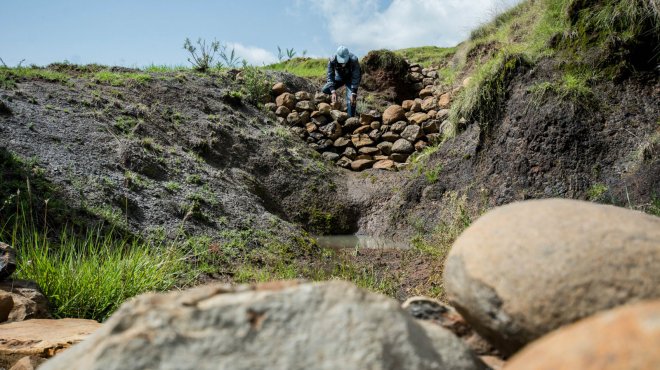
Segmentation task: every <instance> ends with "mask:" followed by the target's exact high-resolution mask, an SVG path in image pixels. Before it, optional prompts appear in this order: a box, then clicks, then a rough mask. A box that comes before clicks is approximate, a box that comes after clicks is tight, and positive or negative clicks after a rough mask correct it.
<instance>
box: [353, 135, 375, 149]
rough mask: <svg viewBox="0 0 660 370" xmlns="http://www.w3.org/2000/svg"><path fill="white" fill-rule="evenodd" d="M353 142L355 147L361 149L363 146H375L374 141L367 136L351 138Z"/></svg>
mask: <svg viewBox="0 0 660 370" xmlns="http://www.w3.org/2000/svg"><path fill="white" fill-rule="evenodd" d="M351 141H352V142H353V146H354V147H356V148H358V149H360V148H362V147H363V146H369V145H373V143H374V141H373V140H371V138H370V137H369V135H365V134H359V135H353V136H352V137H351Z"/></svg>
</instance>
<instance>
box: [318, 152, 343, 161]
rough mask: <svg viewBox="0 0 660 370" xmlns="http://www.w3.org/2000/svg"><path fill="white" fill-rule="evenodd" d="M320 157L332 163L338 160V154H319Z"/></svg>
mask: <svg viewBox="0 0 660 370" xmlns="http://www.w3.org/2000/svg"><path fill="white" fill-rule="evenodd" d="M321 157H322V158H323V159H325V160H326V161H331V162H334V161H336V160H337V159H339V154H337V153H333V152H324V153H323V154H321Z"/></svg>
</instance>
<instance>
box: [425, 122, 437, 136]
mask: <svg viewBox="0 0 660 370" xmlns="http://www.w3.org/2000/svg"><path fill="white" fill-rule="evenodd" d="M438 126H439V125H438V120H435V119H432V120H429V121H425V122H423V123H422V130H423V131H424V133H425V134H435V133H437V132H438Z"/></svg>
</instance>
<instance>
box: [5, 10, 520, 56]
mask: <svg viewBox="0 0 660 370" xmlns="http://www.w3.org/2000/svg"><path fill="white" fill-rule="evenodd" d="M519 1H520V0H343V1H341V0H231V1H227V0H224V1H219V0H215V1H213V0H105V1H101V0H0V58H2V60H3V61H4V62H5V63H6V64H7V65H9V66H15V65H17V64H18V63H19V62H20V61H21V60H24V62H23V65H29V64H36V65H47V64H49V63H53V62H63V61H68V62H71V63H76V64H87V63H98V64H105V65H121V66H127V67H144V66H148V65H150V64H157V65H187V64H189V63H188V62H187V58H188V55H187V52H186V51H185V50H184V49H183V43H184V40H185V39H186V38H190V39H191V40H193V41H195V40H197V39H198V38H202V39H205V40H209V41H212V40H217V41H219V42H220V43H221V44H224V45H227V47H228V50H231V49H232V48H233V49H234V50H235V52H236V54H237V55H238V56H239V57H240V58H242V59H246V60H247V61H248V62H249V63H251V64H255V65H262V64H270V63H273V62H277V60H278V52H277V47H278V46H279V47H281V48H282V49H283V50H284V49H291V48H292V49H294V50H295V51H296V52H297V55H298V56H301V54H302V53H303V51H306V55H307V56H310V57H329V56H331V55H332V54H333V53H334V51H335V50H336V49H337V47H338V46H339V45H345V46H346V47H348V49H349V50H350V51H351V52H353V53H354V54H356V55H358V56H360V57H361V56H363V55H365V54H366V53H367V52H368V51H369V50H374V49H382V48H386V49H391V50H395V49H402V48H408V47H415V46H427V45H434V46H454V45H456V44H457V43H459V42H460V41H462V40H464V39H465V38H466V37H467V36H468V35H469V32H470V30H472V29H473V28H475V27H476V26H478V25H479V24H480V23H483V22H486V21H488V20H489V19H491V18H492V17H493V16H494V14H496V13H497V12H500V11H502V10H504V9H506V8H507V7H509V6H511V5H514V4H515V3H518V2H519Z"/></svg>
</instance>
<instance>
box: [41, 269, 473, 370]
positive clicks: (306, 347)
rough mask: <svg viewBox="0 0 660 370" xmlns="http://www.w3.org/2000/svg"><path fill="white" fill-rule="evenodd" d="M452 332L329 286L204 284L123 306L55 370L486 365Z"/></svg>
mask: <svg viewBox="0 0 660 370" xmlns="http://www.w3.org/2000/svg"><path fill="white" fill-rule="evenodd" d="M484 366H485V365H483V363H481V362H480V361H479V360H478V359H477V358H476V357H475V356H474V355H473V354H472V353H471V352H470V351H469V350H468V349H467V348H466V347H465V345H463V344H462V343H461V342H460V341H459V340H458V339H457V338H456V337H455V336H453V334H451V333H450V332H448V331H446V330H444V329H442V328H439V327H435V326H433V325H430V324H427V323H423V322H418V321H416V320H415V319H414V318H412V317H411V316H409V315H408V314H406V313H405V312H404V311H403V310H402V309H401V308H399V307H398V303H397V302H396V301H394V300H392V299H390V298H387V297H385V296H382V295H378V294H375V293H370V292H367V291H365V290H362V289H359V288H357V287H355V286H354V285H352V284H350V283H346V282H340V281H333V282H325V283H310V284H301V285H297V284H295V283H292V282H279V283H270V284H268V285H265V286H264V285H261V286H257V287H254V288H248V287H245V286H240V287H236V288H233V289H232V288H230V287H229V286H226V285H209V286H204V287H199V288H195V289H192V290H189V291H185V292H175V293H169V294H161V295H156V294H147V295H144V296H141V297H139V298H137V299H135V300H133V301H131V302H129V303H126V304H124V305H123V306H122V307H121V308H120V309H119V310H118V311H117V312H116V313H115V314H114V315H113V316H112V317H111V318H110V319H109V320H108V321H107V322H106V323H105V324H104V325H103V327H102V328H101V329H100V330H98V331H97V332H96V333H95V334H94V335H92V336H91V337H90V338H88V339H87V340H86V341H84V342H83V343H81V344H79V345H77V346H75V347H73V348H71V349H69V350H68V351H66V352H65V353H63V354H62V355H60V356H57V357H55V358H54V359H52V360H50V361H48V362H46V363H45V364H44V366H43V367H42V369H43V370H55V369H67V370H76V369H86V370H87V369H90V370H93V369H180V370H185V369H235V370H241V369H290V370H296V369H321V370H323V369H347V370H350V369H402V370H405V369H484V368H485V367H484Z"/></svg>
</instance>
